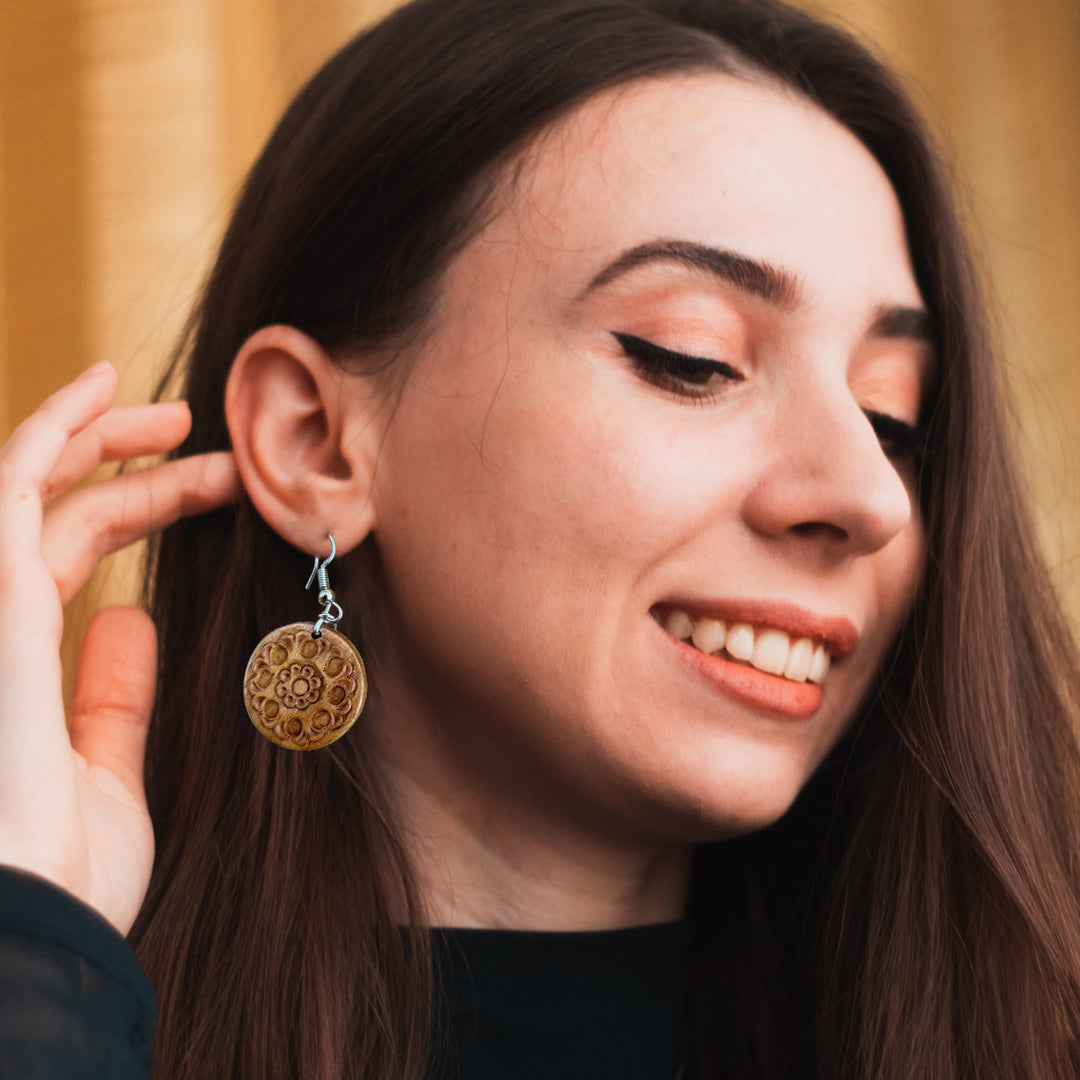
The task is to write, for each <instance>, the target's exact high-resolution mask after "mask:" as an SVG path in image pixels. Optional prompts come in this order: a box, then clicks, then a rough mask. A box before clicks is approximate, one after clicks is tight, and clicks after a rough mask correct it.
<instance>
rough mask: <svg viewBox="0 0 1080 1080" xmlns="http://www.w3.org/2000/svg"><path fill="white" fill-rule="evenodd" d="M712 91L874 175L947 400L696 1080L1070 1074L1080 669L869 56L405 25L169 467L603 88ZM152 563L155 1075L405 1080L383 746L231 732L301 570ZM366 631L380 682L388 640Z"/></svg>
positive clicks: (232, 517) (996, 409)
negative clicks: (888, 206)
mask: <svg viewBox="0 0 1080 1080" xmlns="http://www.w3.org/2000/svg"><path fill="white" fill-rule="evenodd" d="M699 69H707V70H721V71H731V72H735V73H739V72H743V73H746V72H748V71H749V72H755V71H756V72H758V73H764V74H765V75H767V76H768V77H771V78H773V79H776V80H779V81H780V82H782V83H784V84H787V85H789V86H791V87H793V88H794V89H796V90H797V91H799V92H800V93H802V94H804V95H806V96H807V97H808V98H809V99H811V100H812V101H814V102H816V103H817V104H818V105H819V106H820V107H821V108H823V109H825V110H826V111H827V112H829V113H830V114H832V115H833V116H834V117H835V118H837V119H838V120H839V121H840V122H841V123H842V124H844V125H846V126H847V127H848V128H849V129H850V130H851V131H852V132H853V133H854V134H855V135H856V137H858V138H859V139H860V140H861V141H862V142H863V143H864V144H865V145H866V147H867V148H868V149H869V150H870V152H871V153H872V154H873V155H874V156H875V157H876V159H877V160H878V161H879V162H880V164H881V166H882V167H883V169H884V170H885V172H886V173H887V175H888V176H889V178H890V180H891V181H892V184H893V186H894V188H895V190H896V193H897V195H898V197H899V200H900V203H901V206H902V208H903V211H904V215H905V220H906V225H907V234H908V240H909V246H910V251H911V258H912V261H913V265H914V268H915V273H916V277H917V280H918V283H919V286H920V288H921V290H922V294H923V297H924V299H925V301H926V303H927V305H928V306H929V308H930V310H931V312H932V315H933V318H934V321H935V325H936V327H937V334H938V342H937V344H938V348H939V353H940V358H941V379H940V385H939V388H938V390H937V392H936V394H935V397H934V400H933V401H932V402H931V403H930V404H929V406H928V418H927V419H928V426H929V438H928V445H927V452H926V458H925V464H924V468H923V472H922V476H921V481H920V501H921V506H922V513H923V516H924V520H925V526H926V531H927V535H928V542H929V553H930V554H929V559H928V565H927V570H926V576H925V581H924V583H923V585H922V588H921V591H920V593H919V595H918V598H917V601H916V603H915V606H914V608H913V611H912V614H911V617H910V619H909V622H908V625H907V626H906V628H905V630H904V632H903V635H902V637H901V639H900V641H899V643H898V645H897V649H896V651H895V655H894V656H893V657H892V658H891V659H890V661H889V663H888V665H887V666H886V669H885V670H884V671H883V672H882V674H881V677H880V680H879V684H878V687H877V689H876V692H875V694H874V696H873V698H872V700H871V702H870V703H869V705H868V706H867V708H866V709H865V711H864V714H863V715H862V717H861V718H860V720H859V722H858V723H857V724H856V725H855V728H854V730H853V732H852V734H851V735H850V737H849V738H848V739H847V740H846V741H845V743H844V744H843V745H842V746H841V747H839V748H838V749H837V751H836V752H835V753H834V754H833V756H832V757H831V758H830V760H829V761H828V762H827V763H826V765H825V766H824V767H823V768H822V770H821V771H820V773H819V775H818V776H817V777H816V778H815V780H814V781H813V782H812V783H811V784H810V785H809V787H808V789H807V790H806V791H805V792H804V793H803V796H802V797H800V799H799V801H798V802H797V803H796V806H795V807H794V808H793V810H792V811H791V812H790V813H789V814H788V815H786V816H785V818H784V819H783V820H782V821H781V822H779V823H778V824H777V825H775V826H773V827H772V828H769V829H766V830H764V831H763V832H761V833H758V834H755V835H752V836H749V837H745V838H743V839H741V840H739V841H735V842H731V843H726V844H720V845H715V846H711V847H708V848H703V849H702V850H701V851H700V852H699V853H698V859H697V864H696V872H695V877H694V882H693V888H692V900H691V913H690V914H691V919H692V921H693V926H694V933H695V935H696V938H697V942H698V951H697V955H698V958H699V962H698V965H697V970H696V971H695V973H694V978H693V984H692V987H691V1012H692V1024H691V1048H692V1052H693V1069H694V1070H695V1072H696V1074H697V1075H699V1076H701V1077H705V1076H713V1075H726V1074H728V1073H730V1074H731V1075H746V1076H754V1077H779V1076H783V1075H798V1076H808V1075H819V1076H822V1077H849V1076H850V1077H866V1078H870V1077H873V1078H882V1080H884V1078H888V1080H898V1078H903V1077H912V1078H914V1077H933V1078H935V1080H945V1078H950V1077H951V1078H956V1080H959V1078H963V1080H971V1078H974V1077H990V1076H993V1077H995V1078H1000V1077H1029V1078H1040V1080H1043V1078H1047V1077H1066V1076H1075V1075H1077V1073H1078V1072H1080V917H1078V914H1077V910H1078V900H1080V865H1078V859H1077V854H1076V852H1077V840H1078V835H1077V834H1078V830H1077V823H1078V822H1080V806H1078V798H1080V761H1078V753H1077V745H1076V740H1075V732H1074V730H1073V726H1072V721H1073V718H1075V717H1076V716H1077V715H1078V709H1080V673H1078V670H1077V662H1076V655H1075V649H1074V646H1073V643H1072V641H1071V640H1070V637H1069V633H1068V630H1067V629H1066V627H1065V625H1064V622H1063V619H1062V617H1061V614H1060V608H1059V606H1058V603H1057V601H1056V599H1055V597H1054V594H1053V591H1052V589H1051V588H1050V585H1049V583H1048V580H1047V575H1046V573H1045V570H1044V569H1043V567H1042V565H1041V563H1040V561H1039V559H1038V557H1037V555H1036V545H1035V541H1034V538H1033V535H1032V530H1031V527H1030V525H1029V523H1028V520H1027V517H1026V516H1025V512H1024V510H1023V501H1022V499H1021V495H1020V491H1019V487H1018V483H1017V480H1016V476H1015V473H1014V470H1013V466H1012V464H1011V459H1010V452H1009V448H1008V438H1007V428H1006V423H1005V420H1004V417H1003V412H1002V406H1001V403H1000V395H999V391H998V387H997V375H996V372H995V366H994V357H993V352H992V349H991V344H990V341H989V335H988V330H987V319H986V316H985V313H984V310H983V307H982V303H981V300H980V297H979V289H978V287H977V282H976V275H975V273H974V271H973V269H972V266H971V263H970V260H969V257H968V254H967V247H966V245H965V242H964V240H963V236H962V231H961V228H960V226H959V224H958V221H957V216H956V213H955V210H954V208H953V206H952V203H951V201H950V197H949V194H948V190H947V184H946V182H945V179H944V175H943V170H942V169H941V167H940V165H939V164H938V162H937V159H936V157H935V155H934V152H933V150H932V147H931V141H930V139H929V138H928V136H927V135H926V133H925V131H924V130H923V127H922V125H921V122H920V120H919V118H918V117H917V115H916V114H915V112H914V111H913V109H912V108H911V106H910V105H909V103H908V100H907V98H906V97H905V95H904V93H903V92H902V91H901V89H899V88H898V86H897V85H896V83H895V82H894V80H893V79H892V77H891V76H890V75H889V74H888V72H887V71H886V70H885V69H884V68H883V67H882V66H881V65H880V64H879V63H878V62H877V61H876V60H875V59H874V58H873V57H872V56H871V55H870V54H869V53H868V52H867V51H866V50H865V49H864V48H863V47H861V46H860V45H858V44H857V43H855V42H854V41H852V40H851V39H850V38H849V37H848V36H846V35H845V34H843V33H841V32H839V31H837V30H835V29H832V28H829V27H827V26H824V25H822V24H820V23H818V22H816V21H815V20H813V19H811V18H809V17H808V16H806V15H804V14H802V13H799V12H797V11H796V10H794V9H792V8H789V7H787V6H785V5H784V4H782V3H779V2H777V0H416V2H414V3H413V4H410V5H409V6H407V7H404V8H402V9H400V10H399V11H397V12H396V13H394V14H393V15H391V16H390V17H389V18H388V19H387V20H385V21H384V22H383V23H381V24H380V25H378V26H377V27H375V28H374V29H372V30H370V31H369V32H367V33H365V34H363V35H361V36H360V37H358V38H356V39H355V40H354V41H352V42H350V43H349V44H348V45H347V46H346V47H345V48H344V49H343V50H342V51H341V52H339V53H338V54H337V55H336V56H335V57H333V58H332V59H331V60H330V61H329V62H328V63H327V65H326V66H325V67H324V68H323V69H322V70H321V71H320V72H319V73H318V74H317V75H316V76H315V77H314V78H313V79H312V81H311V82H310V83H309V84H308V85H307V87H305V89H304V90H302V91H301V93H300V95H299V96H298V97H297V99H296V101H295V102H294V103H293V104H292V106H291V107H290V108H289V110H288V111H287V112H286V114H285V116H284V118H283V119H282V121H281V123H280V125H279V126H278V128H277V130H276V131H275V133H274V135H273V136H272V138H271V140H270V142H269V144H268V145H267V147H266V149H265V150H264V152H263V154H262V156H261V157H260V158H259V160H258V162H257V163H256V164H255V166H254V168H253V169H252V171H251V173H250V176H249V177H248V180H247V183H246V185H245V187H244V189H243V192H242V194H241V196H240V199H239V202H238V204H237V207H236V210H235V213H234V215H233V218H232V222H231V224H230V227H229V229H228V231H227V233H226V236H225V238H224V241H223V243H222V247H221V251H220V254H219V256H218V259H217V262H216V264H215V266H214V269H213V271H212V273H211V275H210V278H209V281H208V283H207V286H206V289H205V292H204V295H203V298H202V302H201V305H200V307H199V309H198V311H197V312H196V313H195V316H194V318H193V320H192V324H191V329H190V331H189V334H188V336H187V338H186V340H185V343H184V346H183V348H182V350H181V353H180V354H179V355H181V356H182V357H183V360H184V361H185V363H186V377H185V393H186V396H187V398H188V399H189V400H190V402H191V404H192V408H193V413H194V417H195V426H194V428H193V431H192V434H191V437H190V438H189V440H188V442H187V443H186V444H185V446H184V448H183V452H184V453H195V452H201V451H206V450H214V449H222V448H227V447H228V435H227V431H226V426H225V419H224V415H223V391H224V385H225V380H226V377H227V374H228V370H229V367H230V364H231V362H232V358H233V356H234V355H235V354H236V352H237V350H238V348H239V347H240V345H241V343H242V342H243V341H244V340H245V339H246V338H247V337H248V336H249V335H250V334H251V333H252V332H253V331H255V330H256V329H258V328H259V327H260V326H264V325H268V324H271V323H287V324H291V325H294V326H297V327H299V328H300V329H302V330H304V331H305V332H307V333H308V334H311V335H312V336H313V337H315V338H317V339H318V340H320V341H321V342H322V343H323V344H324V345H325V346H326V347H328V348H329V349H331V350H333V351H335V352H336V353H338V354H340V355H342V356H344V355H346V354H348V355H349V356H350V357H356V356H359V357H361V358H367V360H368V361H370V362H373V363H382V362H384V360H380V359H379V358H380V357H381V358H384V359H385V358H387V357H389V358H390V359H391V360H392V357H393V352H394V348H395V345H396V343H399V342H400V341H401V340H402V339H403V337H405V336H407V335H409V334H410V333H419V332H421V329H422V326H423V322H424V316H425V312H426V310H427V306H428V305H429V303H430V302H431V299H432V296H433V294H434V291H435V289H436V287H437V284H438V281H439V278H440V275H441V273H442V271H443V270H444V269H445V267H446V266H447V264H448V262H449V261H450V260H451V259H452V258H453V256H454V255H455V253H456V252H457V251H459V250H460V248H461V247H462V245H463V244H464V243H465V242H466V241H467V240H468V238H469V237H470V236H471V235H473V233H474V232H475V230H476V229H477V228H478V227H479V225H480V224H481V223H482V219H483V212H484V207H485V199H486V196H488V195H489V194H490V193H491V191H492V190H493V186H494V185H495V184H496V183H497V182H498V180H499V177H500V169H501V166H502V165H503V164H504V163H505V162H506V161H507V160H508V159H509V158H510V156H511V155H512V153H514V152H515V151H516V150H518V149H520V148H521V147H522V146H523V145H524V144H525V143H526V142H527V141H528V139H529V138H531V137H533V136H535V135H536V133H537V132H538V131H539V130H540V129H542V128H543V127H544V126H545V125H547V124H550V123H551V122H552V121H553V120H554V119H556V118H557V117H559V116H560V115H563V114H565V113H566V112H567V111H568V110H569V109H571V108H573V107H574V106H575V105H576V104H578V103H580V102H582V101H583V100H585V99H586V98H587V97H589V96H591V95H593V94H595V93H597V92H598V91H599V90H601V89H604V88H606V87H610V86H614V85H617V84H620V83H625V82H627V81H629V80H633V79H639V78H645V77H650V76H656V75H661V74H664V73H669V72H680V71H690V70H699ZM371 358H375V359H374V360H372V359H371ZM391 369H392V368H391ZM377 543H378V541H377V537H376V538H373V539H371V540H369V541H368V542H367V543H366V545H365V550H362V551H361V552H359V553H357V554H356V555H355V557H351V558H350V559H349V560H341V561H340V562H339V564H338V565H340V566H341V567H342V569H341V570H340V571H339V573H338V575H337V581H338V584H339V592H341V593H343V594H344V595H345V596H346V597H347V598H348V601H349V610H350V611H354V612H355V611H360V612H363V611H364V609H365V596H366V595H367V589H368V587H369V586H370V583H371V580H372V576H373V575H377V574H378V557H377ZM154 569H155V573H154V576H153V578H152V585H151V587H152V611H153V614H154V617H155V619H156V620H157V623H158V626H159V629H160V633H161V657H162V662H161V678H160V684H159V696H158V706H157V711H156V715H155V718H154V721H153V725H152V729H151V739H150V747H149V756H148V765H147V783H148V790H149V797H150V805H151V811H152V814H153V817H154V821H155V827H156V830H157V840H158V855H157V862H156V866H155V871H154V876H153V880H152V882H151V888H150V893H149V895H148V897H147V901H146V904H145V907H144V909H143V912H142V914H141V916H140V919H139V921H138V923H137V925H136V927H135V929H134V931H133V939H134V941H135V944H136V946H137V948H138V950H139V953H140V955H141V956H142V958H143V960H144V962H145V964H146V966H147V968H148V970H149V971H150V973H151V976H152V977H153V979H154V982H155V984H156V986H157V990H158V993H159V996H160V1000H161V1016H160V1020H159V1023H158V1031H157V1065H156V1070H157V1072H156V1075H158V1076H159V1077H166V1078H168V1080H174V1078H176V1080H179V1078H196V1077H197V1078H200V1080H201V1078H203V1077H206V1076H222V1075H225V1076H230V1077H237V1078H248V1080H276V1078H280V1080H286V1078H289V1080H295V1078H298V1077H299V1078H314V1077H319V1078H331V1077H334V1078H344V1077H361V1076H362V1077H370V1078H384V1080H391V1078H393V1080H401V1078H405V1077H416V1076H420V1075H422V1074H423V1070H424V1068H425V1062H426V1060H427V1055H428V1053H429V1043H430V1039H429V1029H430V1021H431V1016H432V978H431V970H430V968H431V965H430V960H429V952H428V948H427V944H426V940H425V934H424V930H423V904H422V898H421V897H419V896H418V895H417V890H416V887H415V885H414V883H413V881H412V878H411V876H410V871H409V865H408V859H407V857H406V852H405V849H404V847H403V844H402V842H401V841H400V839H399V838H398V835H397V831H396V829H395V824H394V820H393V815H392V811H391V808H390V806H389V804H388V802H387V800H386V798H385V795H384V793H383V792H382V790H381V788H380V780H379V773H378V768H377V762H376V761H374V760H372V758H371V755H370V752H369V750H368V748H367V747H366V746H365V740H364V736H363V731H362V725H361V728H359V729H357V730H355V731H354V732H352V733H351V734H350V736H349V737H347V738H345V739H344V740H342V741H341V742H339V743H337V744H335V745H334V746H333V747H332V748H329V749H326V750H323V751H319V752H317V753H312V754H295V753H288V752H284V751H281V750H278V749H277V748H276V747H274V746H272V745H271V744H270V743H268V742H267V741H265V740H264V739H262V738H261V737H260V736H259V735H258V734H257V733H256V732H255V731H254V729H253V727H252V725H251V724H250V723H249V722H248V721H247V718H246V716H245V714H244V709H243V705H242V700H241V694H240V689H239V688H240V685H241V674H242V671H243V668H244V664H245V661H246V658H247V655H248V652H249V651H250V649H251V647H252V645H253V644H254V643H255V642H256V641H258V640H259V639H260V638H261V637H262V636H263V634H264V633H266V631H267V630H268V629H269V628H271V627H273V626H276V625H279V624H282V623H286V622H291V621H293V620H295V619H296V618H297V617H299V615H298V613H301V612H303V611H305V610H307V608H308V607H309V606H310V600H309V599H307V600H306V599H305V597H304V595H303V593H302V592H301V589H300V584H301V581H300V579H301V578H302V576H303V573H304V571H305V570H306V566H305V565H304V560H303V559H302V558H301V557H300V556H299V555H298V553H296V552H295V551H293V550H291V549H290V548H289V547H288V546H287V545H286V544H285V543H284V542H283V541H282V540H281V539H280V538H279V537H277V536H276V535H275V534H274V533H273V532H272V531H271V530H270V529H269V528H268V527H267V526H266V525H265V524H264V523H263V522H262V521H261V520H260V519H259V518H258V516H257V515H256V514H255V513H254V511H253V509H252V508H251V506H250V505H249V504H247V503H242V504H241V505H240V506H239V507H237V508H235V509H230V510H227V511H220V512H217V513H215V514H212V515H208V516H206V517H202V518H197V519H193V520H189V521H184V522H181V523H180V524H178V525H176V526H174V527H173V528H171V529H169V530H168V531H167V533H166V534H165V535H164V537H163V538H162V539H161V541H160V545H159V548H158V551H157V557H156V564H155V568H154ZM335 569H337V567H335ZM348 629H349V632H350V633H351V634H352V635H353V636H355V637H358V638H359V639H360V644H361V646H362V648H363V650H364V651H365V653H366V655H367V656H368V657H369V658H372V659H373V660H374V662H375V663H374V666H375V667H376V668H377V661H378V652H379V640H378V633H377V628H374V627H372V626H370V625H367V624H365V622H364V621H363V620H361V625H360V626H359V627H358V626H357V625H356V623H355V621H354V623H353V624H351V625H350V626H349V628H348ZM402 911H405V912H406V913H407V920H406V921H407V922H408V926H407V927H405V928H402V927H401V926H400V925H399V923H400V913H401V912H402Z"/></svg>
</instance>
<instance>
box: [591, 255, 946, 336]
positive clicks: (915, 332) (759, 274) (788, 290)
mask: <svg viewBox="0 0 1080 1080" xmlns="http://www.w3.org/2000/svg"><path fill="white" fill-rule="evenodd" d="M655 262H674V263H679V264H681V265H683V266H688V267H690V268H691V269H693V270H704V271H705V272H706V273H709V274H711V275H712V276H713V277H715V278H717V279H719V280H720V281H723V282H725V283H726V284H728V285H731V286H734V288H736V289H738V290H739V292H743V293H748V294H749V295H751V296H756V297H760V298H761V299H762V300H765V301H767V302H768V303H770V304H773V305H775V306H777V307H781V308H786V309H790V308H793V307H795V306H796V305H797V304H798V302H799V298H800V296H801V294H802V289H801V287H800V284H799V279H798V278H797V277H796V276H795V275H794V274H792V273H791V272H790V271H788V270H784V269H782V268H781V267H778V266H774V265H772V264H771V263H768V262H765V261H763V260H761V259H754V258H751V257H750V256H749V255H741V254H739V253H738V252H736V251H727V250H724V249H723V248H714V247H709V246H708V245H707V244H695V243H693V242H691V241H689V240H653V241H650V242H649V243H646V244H639V245H638V246H637V247H632V248H630V249H629V250H628V251H624V252H623V253H622V254H621V255H620V256H619V257H618V258H617V259H615V260H614V261H613V262H610V263H608V265H607V266H605V267H604V268H603V269H602V270H601V271H600V272H599V273H598V274H597V275H596V276H595V277H594V278H593V279H592V281H590V282H589V284H588V286H587V287H586V289H585V291H584V292H583V293H582V295H581V299H584V297H586V296H587V295H588V294H589V293H591V292H593V291H594V290H596V289H600V288H603V286H605V285H609V284H610V283H611V282H613V281H615V280H616V279H617V278H620V277H622V276H623V275H624V274H628V273H630V272H631V271H632V270H636V269H638V268H639V267H641V266H646V265H648V264H649V263H655ZM869 336H870V337H877V338H885V339H888V340H900V339H910V340H913V341H922V342H927V343H930V344H933V343H934V342H936V340H937V333H936V327H935V325H934V320H933V318H932V317H931V315H930V313H929V312H928V311H926V310H925V309H924V308H921V307H908V306H905V305H903V304H882V305H881V306H880V307H879V308H878V309H877V311H876V313H875V316H874V321H873V323H872V324H871V326H870V333H869Z"/></svg>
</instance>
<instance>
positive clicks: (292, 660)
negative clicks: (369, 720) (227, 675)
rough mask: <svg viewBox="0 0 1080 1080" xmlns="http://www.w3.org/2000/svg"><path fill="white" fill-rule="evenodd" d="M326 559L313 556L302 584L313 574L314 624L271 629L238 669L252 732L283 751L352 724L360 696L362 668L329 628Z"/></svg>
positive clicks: (334, 612) (315, 745)
mask: <svg viewBox="0 0 1080 1080" xmlns="http://www.w3.org/2000/svg"><path fill="white" fill-rule="evenodd" d="M330 547H331V551H330V558H328V559H326V560H324V561H322V562H320V560H319V559H318V557H316V559H315V569H314V570H312V572H311V577H310V578H309V579H308V587H309V588H310V587H311V583H312V582H313V581H315V580H318V583H319V603H321V604H322V605H323V612H322V614H321V615H320V616H319V617H318V619H316V620H315V622H314V623H302V622H297V623H289V624H288V625H287V626H279V627H278V628H277V629H276V630H271V631H270V633H269V634H267V635H266V637H264V638H263V639H262V641H260V642H259V644H258V645H256V646H255V651H254V652H253V653H252V654H251V659H250V660H248V663H247V669H246V670H245V671H244V704H245V705H246V706H247V712H248V716H250V717H251V722H252V723H253V724H254V725H255V727H256V729H257V730H258V731H259V733H260V734H262V735H265V736H266V738H268V739H269V740H270V741H271V742H274V743H277V745H278V746H283V747H285V748H286V749H287V750H318V749H319V748H320V747H322V746H329V745H330V743H332V742H334V741H336V740H337V739H340V738H341V736H342V735H344V734H345V732H346V731H348V730H349V728H351V727H352V726H353V724H355V723H356V719H357V717H358V716H359V715H360V712H361V710H362V709H363V708H364V702H365V700H366V699H367V673H366V672H365V670H364V661H363V660H362V659H361V657H360V653H359V652H358V651H357V649H356V646H355V645H353V643H352V642H351V641H350V640H349V639H348V638H347V637H345V635H344V634H340V633H338V631H337V630H334V629H331V624H333V623H336V622H337V621H338V620H339V619H340V618H341V615H342V611H341V606H340V605H339V604H338V603H337V601H336V599H335V598H334V592H333V590H332V589H331V588H330V585H329V577H328V574H327V570H326V568H327V566H328V565H329V564H330V562H331V560H332V559H333V558H334V555H335V554H336V546H335V544H334V538H333V537H332V536H331V537H330Z"/></svg>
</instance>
